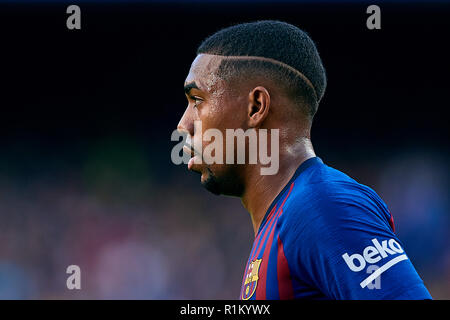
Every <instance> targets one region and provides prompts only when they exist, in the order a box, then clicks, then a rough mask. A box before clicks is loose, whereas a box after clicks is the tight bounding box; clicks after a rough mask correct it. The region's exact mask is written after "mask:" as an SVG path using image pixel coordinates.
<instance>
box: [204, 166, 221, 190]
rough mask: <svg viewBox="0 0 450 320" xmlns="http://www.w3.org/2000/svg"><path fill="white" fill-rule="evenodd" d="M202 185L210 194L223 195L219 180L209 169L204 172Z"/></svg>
mask: <svg viewBox="0 0 450 320" xmlns="http://www.w3.org/2000/svg"><path fill="white" fill-rule="evenodd" d="M201 183H202V185H203V187H205V189H206V190H208V191H209V192H211V193H213V194H215V195H220V194H221V192H220V187H219V183H218V182H217V179H216V178H215V177H214V174H213V173H212V171H211V170H210V169H209V168H206V169H205V170H204V171H203V172H202V176H201Z"/></svg>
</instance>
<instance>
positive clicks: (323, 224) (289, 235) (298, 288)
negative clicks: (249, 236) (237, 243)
mask: <svg viewBox="0 0 450 320" xmlns="http://www.w3.org/2000/svg"><path fill="white" fill-rule="evenodd" d="M240 298H241V299H243V300H249V299H252V300H253V299H431V295H430V294H429V292H428V290H427V289H426V288H425V286H424V284H423V281H422V279H421V278H420V277H419V275H418V274H417V272H416V270H415V268H414V266H413V265H412V263H411V261H410V259H409V258H408V256H407V255H406V253H405V251H404V249H403V245H402V244H401V242H400V240H399V239H398V238H397V236H396V235H395V233H394V222H393V218H392V215H391V214H390V212H389V210H388V208H387V206H386V204H385V203H384V202H383V201H382V200H381V198H380V197H379V196H378V195H377V194H376V193H375V191H373V190H372V189H371V188H369V187H367V186H364V185H362V184H360V183H358V182H356V181H355V180H353V179H351V178H350V177H348V176H347V175H345V174H344V173H342V172H340V171H338V170H335V169H333V168H331V167H329V166H327V165H325V164H324V163H323V162H322V160H321V159H320V158H318V157H314V158H311V159H308V160H306V161H305V162H303V163H302V164H301V165H300V166H299V168H298V169H297V171H296V172H295V174H294V176H293V177H292V178H291V180H290V181H289V183H288V184H287V185H286V186H285V187H284V189H283V190H282V191H281V192H280V194H279V195H278V196H277V197H276V198H275V200H274V201H273V203H272V204H271V206H270V207H269V209H268V210H267V213H266V215H265V217H264V219H263V221H262V223H261V226H260V228H259V230H258V233H257V235H256V238H255V241H254V243H253V247H252V250H251V252H250V256H249V259H248V262H247V265H246V267H245V271H244V278H243V280H242V287H241V294H240Z"/></svg>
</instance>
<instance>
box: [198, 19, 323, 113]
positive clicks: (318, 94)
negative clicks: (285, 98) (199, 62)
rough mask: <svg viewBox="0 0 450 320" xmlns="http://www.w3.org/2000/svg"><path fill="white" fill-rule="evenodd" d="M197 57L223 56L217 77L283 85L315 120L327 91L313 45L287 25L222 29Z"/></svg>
mask: <svg viewBox="0 0 450 320" xmlns="http://www.w3.org/2000/svg"><path fill="white" fill-rule="evenodd" d="M197 54H212V55H218V56H224V57H225V58H226V59H223V60H222V62H221V64H220V66H219V68H218V75H219V76H220V77H221V78H223V79H225V80H232V79H235V77H238V76H243V77H248V76H249V75H250V74H251V75H253V76H262V77H265V78H270V79H271V80H273V81H275V82H276V83H278V84H281V85H282V87H283V88H284V89H285V92H286V93H287V94H288V95H289V97H290V98H292V100H293V101H294V103H296V104H299V105H302V106H306V110H303V111H305V112H306V114H307V115H309V116H310V117H311V119H312V117H313V116H314V114H315V113H316V111H317V108H318V106H319V102H320V100H321V99H322V97H323V95H324V92H325V88H326V83H327V79H326V74H325V69H324V67H323V65H322V61H321V59H320V56H319V53H318V51H317V48H316V46H315V44H314V42H313V41H312V40H311V38H310V37H309V36H308V35H307V34H306V33H305V32H304V31H302V30H300V29H299V28H297V27H296V26H293V25H291V24H289V23H286V22H281V21H273V20H265V21H257V22H251V23H243V24H238V25H234V26H231V27H228V28H225V29H222V30H220V31H218V32H216V33H214V34H213V35H211V36H210V37H208V38H206V39H205V40H204V41H203V42H202V43H201V44H200V46H199V47H198V49H197Z"/></svg>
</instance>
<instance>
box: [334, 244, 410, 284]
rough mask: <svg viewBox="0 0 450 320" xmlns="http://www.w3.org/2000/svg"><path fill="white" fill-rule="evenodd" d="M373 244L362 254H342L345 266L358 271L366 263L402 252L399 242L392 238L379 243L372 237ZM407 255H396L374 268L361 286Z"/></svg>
mask: <svg viewBox="0 0 450 320" xmlns="http://www.w3.org/2000/svg"><path fill="white" fill-rule="evenodd" d="M372 243H373V246H367V247H365V248H364V250H363V253H362V255H361V254H358V253H354V254H352V255H349V254H348V253H347V252H346V253H344V254H343V255H342V258H343V259H344V261H345V263H346V264H347V266H348V267H349V268H350V270H352V271H353V272H359V271H361V270H363V269H364V268H365V267H366V264H367V263H368V264H374V263H377V262H379V261H380V260H382V259H385V258H388V257H389V256H392V255H395V254H398V253H403V252H404V251H403V249H402V247H401V246H400V244H399V243H398V242H397V241H395V240H394V239H389V240H383V241H381V243H380V242H379V241H378V240H377V239H372ZM406 259H408V257H407V256H406V254H402V255H400V256H397V257H395V258H393V259H391V260H389V261H388V262H386V263H385V264H384V265H382V266H381V267H379V268H378V269H376V270H375V271H374V272H373V273H372V274H371V275H370V276H368V277H367V278H366V279H364V280H363V281H362V282H361V283H360V285H361V288H364V287H366V286H367V285H368V284H369V283H372V281H373V280H375V279H377V278H378V277H379V276H380V275H381V274H382V273H383V272H385V271H386V270H388V269H389V268H390V267H392V266H393V265H395V264H397V263H399V262H400V261H403V260H406Z"/></svg>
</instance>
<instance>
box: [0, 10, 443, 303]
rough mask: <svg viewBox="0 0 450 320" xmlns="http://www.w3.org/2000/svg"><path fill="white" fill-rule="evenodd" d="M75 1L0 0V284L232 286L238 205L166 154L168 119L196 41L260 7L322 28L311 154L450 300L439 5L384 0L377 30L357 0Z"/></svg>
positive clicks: (9, 287) (167, 292)
mask: <svg viewBox="0 0 450 320" xmlns="http://www.w3.org/2000/svg"><path fill="white" fill-rule="evenodd" d="M75 3H76V2H75ZM68 4H72V3H52V4H50V3H47V4H44V3H41V4H28V3H20V4H10V3H0V41H1V42H0V65H1V68H0V79H1V87H0V107H1V114H0V298H53V297H57V298H149V299H153V298H158V299H159V298H169V299H170V298H193V299H196V298H201V299H208V298H211V299H215V298H237V297H238V293H239V288H240V281H241V278H242V273H243V269H244V264H245V261H246V259H247V255H248V253H249V251H250V247H251V244H252V230H251V223H250V219H249V217H248V214H247V213H246V212H245V210H244V209H243V208H242V207H241V205H240V201H239V200H238V199H233V198H225V197H215V196H213V195H210V194H208V193H207V192H206V191H205V190H203V189H202V188H201V186H200V184H199V181H198V176H197V175H192V174H190V173H189V172H187V170H186V168H185V167H184V166H175V165H173V164H172V163H171V160H170V151H171V148H172V147H173V145H174V143H173V142H171V141H170V135H171V133H172V131H173V130H174V129H175V128H176V125H177V123H178V121H179V119H180V117H181V115H182V114H183V111H184V108H185V107H186V101H185V97H184V94H183V88H182V86H183V82H184V78H185V76H186V75H187V72H188V70H189V66H190V63H191V62H192V60H193V58H194V57H195V51H196V47H197V46H198V45H199V44H200V42H201V41H202V40H203V39H204V38H205V37H206V36H208V35H210V34H211V33H213V32H215V31H217V30H218V29H220V28H222V27H226V26H229V25H232V24H234V23H239V22H246V21H253V20H262V19H278V20H283V21H287V22H290V23H293V24H295V25H297V26H299V27H300V28H302V29H304V30H305V31H306V32H308V33H309V34H310V36H311V37H312V39H313V40H314V41H315V42H316V44H317V46H318V49H319V52H320V54H321V57H322V60H323V63H324V65H325V68H326V70H327V75H328V88H327V91H326V93H325V97H324V99H323V100H322V103H321V105H320V107H319V112H318V114H317V116H316V118H315V123H314V126H313V131H312V139H313V144H314V146H315V150H316V153H317V154H318V156H320V157H321V158H322V159H323V160H324V161H325V162H326V163H327V164H329V165H331V166H333V167H335V168H337V169H339V170H342V171H344V172H346V173H348V174H349V175H351V176H352V177H353V178H355V179H357V180H358V181H359V182H361V183H364V184H367V185H369V186H370V187H372V188H374V189H375V190H376V191H377V192H378V193H379V194H380V196H382V198H383V199H384V200H385V202H386V203H387V204H388V206H389V207H390V209H391V211H392V213H393V215H394V219H395V221H396V225H397V230H398V231H397V233H398V234H399V237H400V239H401V240H402V241H403V243H404V246H405V247H406V251H407V252H408V254H409V256H410V257H411V260H412V261H413V263H414V264H415V266H416V267H417V269H418V271H419V274H420V275H421V276H422V278H423V279H424V281H425V283H426V285H427V286H428V288H429V289H430V291H431V293H432V295H433V297H435V298H446V299H448V298H450V273H449V270H450V252H449V250H448V247H449V237H448V236H449V232H448V231H449V228H448V227H449V197H448V190H449V189H448V187H449V179H448V177H449V170H448V160H449V148H448V146H449V136H450V135H449V126H448V117H447V109H448V108H449V102H448V88H449V86H450V81H449V73H450V63H449V60H448V58H449V57H450V50H449V48H448V39H449V31H450V29H449V27H450V22H449V20H450V19H449V18H450V5H449V4H445V3H428V4H422V3H414V4H402V3H397V4H395V3H381V4H380V3H378V4H379V5H380V7H381V14H382V29H381V30H368V29H367V28H366V19H367V17H368V14H366V8H367V6H368V3H358V2H352V3H350V2H348V3H326V2H317V3H294V2H288V3H278V2H277V3H270V2H264V3H257V2H247V3H231V4H225V3H206V2H194V3H184V2H171V3H166V4H163V3H128V4H124V3H115V4H111V3H110V4H107V3H97V4H89V3H84V2H82V3H80V4H79V5H80V7H81V24H82V28H81V30H68V29H67V28H66V19H67V17H68V14H66V8H67V5H68ZM70 264H77V265H80V267H81V269H82V272H83V278H82V279H83V280H82V281H83V289H82V290H81V291H77V292H74V291H69V290H67V289H66V286H65V279H66V276H67V275H66V274H65V268H66V267H67V266H68V265H70ZM381 284H382V281H381Z"/></svg>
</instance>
